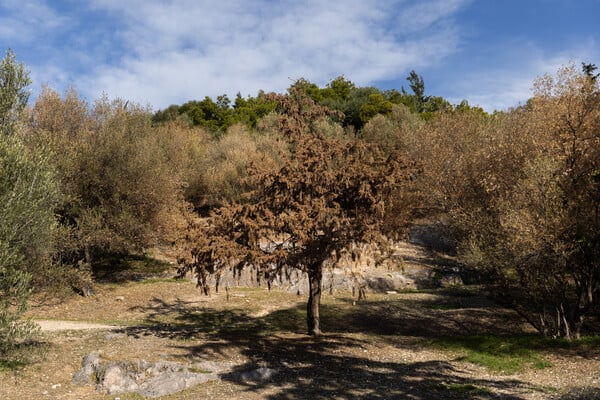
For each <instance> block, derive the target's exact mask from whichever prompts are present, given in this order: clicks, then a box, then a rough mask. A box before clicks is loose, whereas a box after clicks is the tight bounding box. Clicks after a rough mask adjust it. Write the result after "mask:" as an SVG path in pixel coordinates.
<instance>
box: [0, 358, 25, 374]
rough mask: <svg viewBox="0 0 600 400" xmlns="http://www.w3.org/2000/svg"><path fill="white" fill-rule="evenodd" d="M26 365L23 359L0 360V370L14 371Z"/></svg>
mask: <svg viewBox="0 0 600 400" xmlns="http://www.w3.org/2000/svg"><path fill="white" fill-rule="evenodd" d="M26 365H27V363H26V362H24V361H14V360H0V372H4V371H16V370H18V369H21V368H23V367H25V366H26Z"/></svg>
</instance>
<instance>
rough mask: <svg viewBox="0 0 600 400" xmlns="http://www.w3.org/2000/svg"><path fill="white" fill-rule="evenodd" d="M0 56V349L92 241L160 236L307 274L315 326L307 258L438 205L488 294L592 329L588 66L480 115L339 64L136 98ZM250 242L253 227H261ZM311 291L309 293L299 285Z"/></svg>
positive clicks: (598, 186) (547, 325) (575, 329)
mask: <svg viewBox="0 0 600 400" xmlns="http://www.w3.org/2000/svg"><path fill="white" fill-rule="evenodd" d="M30 84H31V82H30V80H29V74H28V72H27V69H26V67H25V66H24V65H23V64H22V63H20V62H18V60H17V59H16V56H15V55H14V53H12V52H11V51H10V50H9V51H8V52H7V53H6V57H5V58H4V59H3V60H2V62H1V63H0V164H1V171H0V207H1V208H2V211H1V213H0V218H1V221H0V357H4V356H6V355H7V354H9V353H10V352H11V350H12V349H14V347H15V346H18V343H20V341H21V340H22V339H23V338H26V337H27V336H28V334H29V333H31V331H32V330H33V329H34V327H33V326H32V324H31V323H30V322H28V321H26V320H23V319H22V318H21V317H22V315H23V312H24V310H25V307H26V304H27V299H28V296H29V295H30V294H31V291H32V290H35V291H49V290H51V291H59V290H64V289H65V288H66V289H68V290H71V289H72V288H75V289H76V290H78V291H81V292H82V293H86V292H88V291H91V290H93V274H92V266H93V264H94V262H95V260H97V259H99V258H102V257H103V256H106V255H107V254H143V253H144V252H145V251H146V250H147V249H149V248H152V247H153V246H157V245H161V246H167V247H170V248H172V249H173V251H174V252H177V253H178V254H179V256H180V263H181V266H182V271H185V270H193V271H195V272H196V273H197V274H198V276H199V278H200V283H201V284H203V285H204V289H205V290H208V288H207V287H206V282H207V280H206V278H207V277H208V276H210V275H214V274H219V273H220V272H221V271H223V269H236V268H237V269H239V268H245V267H247V266H250V265H252V266H257V265H267V266H269V269H268V270H264V271H263V274H264V277H265V279H267V280H268V279H269V278H270V277H271V276H273V266H275V267H276V270H277V271H281V270H287V269H290V268H298V269H300V270H302V271H304V272H307V273H308V275H309V277H310V279H311V297H310V299H309V306H308V309H307V310H308V314H309V317H308V328H309V329H308V331H309V333H310V334H319V333H320V330H319V325H318V304H319V297H318V296H319V295H320V290H319V285H320V279H321V275H322V269H323V265H324V263H325V262H326V261H327V260H328V259H329V258H330V257H331V255H332V254H334V253H335V252H338V253H339V252H340V251H342V250H343V249H344V248H347V247H348V246H351V245H352V244H354V243H357V242H367V241H368V242H373V243H377V244H379V245H380V246H381V248H382V249H384V248H385V243H386V240H388V239H390V238H401V237H403V235H405V234H406V232H407V231H408V229H409V228H410V227H411V226H412V225H414V224H416V223H420V222H422V221H428V222H430V223H431V222H436V221H437V222H440V223H441V225H440V226H443V228H444V234H445V235H446V236H447V237H448V238H449V239H450V240H451V242H452V243H453V249H451V250H452V251H453V252H455V253H456V255H457V256H458V257H459V259H460V260H461V262H462V263H464V265H466V266H468V267H469V268H472V269H473V270H476V271H478V276H479V277H480V279H481V282H483V283H485V284H486V285H487V287H488V290H489V293H490V295H491V296H494V297H495V298H496V299H497V300H499V301H502V302H503V303H504V304H506V305H508V306H510V307H512V308H514V309H515V310H517V311H518V312H519V313H520V314H521V315H522V316H523V317H524V318H526V320H527V321H529V322H530V323H531V325H532V326H534V327H535V328H536V329H537V330H538V331H539V332H540V333H541V334H544V335H547V336H551V337H565V338H568V339H570V338H576V337H579V336H580V335H582V334H598V332H597V331H595V330H594V328H593V327H594V326H596V325H594V324H592V323H591V322H590V321H595V320H596V318H598V316H600V307H599V305H598V300H597V297H598V295H600V89H599V84H598V74H597V73H596V67H595V66H594V65H592V64H583V68H577V67H576V66H575V65H568V66H566V67H564V68H562V69H561V70H559V71H557V73H556V74H554V75H545V76H541V77H539V78H538V79H536V80H535V82H534V93H533V95H532V97H531V98H530V99H529V101H527V103H526V104H524V105H519V106H515V107H514V108H513V109H510V110H506V111H499V112H494V113H491V114H490V113H487V112H485V111H484V110H482V109H480V108H478V107H472V106H470V105H469V104H468V102H467V101H463V102H461V103H460V104H458V105H456V104H451V103H450V102H448V101H447V100H445V99H443V98H441V97H436V96H431V95H427V94H426V90H425V83H424V80H423V78H422V77H421V76H419V75H418V74H417V73H416V72H415V71H412V72H411V73H410V74H409V76H408V77H407V84H408V89H405V88H400V89H399V90H387V91H381V90H379V89H377V88H374V87H358V86H356V85H355V84H353V83H352V82H351V81H350V80H348V79H347V78H345V77H343V76H340V77H338V78H335V79H333V80H332V81H331V82H329V83H328V84H327V85H325V86H324V87H319V86H318V85H316V84H314V83H311V82H309V81H306V80H299V81H297V82H295V83H294V84H293V85H292V86H291V87H290V88H289V90H288V91H287V92H286V93H265V92H260V93H258V94H257V95H256V96H255V97H247V98H243V97H242V96H241V95H239V94H238V95H237V96H236V98H235V100H234V101H233V102H232V101H231V100H230V99H229V98H228V97H227V96H226V95H223V96H219V97H217V99H216V100H214V99H211V98H210V97H205V98H204V99H203V100H200V101H197V100H193V101H189V102H187V103H184V104H182V105H172V106H170V107H168V108H166V109H164V110H159V111H156V112H154V111H153V110H151V109H149V108H146V107H142V106H140V105H137V104H132V103H131V102H128V101H126V100H124V99H115V100H111V99H109V98H106V97H103V98H100V99H98V100H96V101H95V102H93V103H88V102H87V101H85V100H84V99H82V98H81V97H80V96H79V95H78V94H77V93H76V92H75V91H74V90H70V91H68V92H66V93H64V94H61V93H58V92H56V91H55V90H53V89H51V88H48V87H45V88H43V90H42V92H41V94H40V95H39V96H38V97H37V99H35V101H33V102H29V98H28V91H27V87H28V86H29V85H30ZM265 243H266V244H265ZM313 289H314V290H313Z"/></svg>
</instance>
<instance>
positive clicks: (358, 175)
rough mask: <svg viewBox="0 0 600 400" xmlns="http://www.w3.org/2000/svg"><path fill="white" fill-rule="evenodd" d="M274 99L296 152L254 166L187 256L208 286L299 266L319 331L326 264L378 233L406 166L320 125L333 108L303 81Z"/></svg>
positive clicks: (312, 323) (310, 316)
mask: <svg viewBox="0 0 600 400" xmlns="http://www.w3.org/2000/svg"><path fill="white" fill-rule="evenodd" d="M273 98H274V99H275V100H276V101H277V102H278V104H279V112H280V118H279V127H280V129H281V132H282V135H283V136H284V137H285V138H286V140H287V143H289V148H290V152H289V154H288V155H287V157H286V158H285V159H284V160H283V164H282V166H281V168H279V169H278V170H275V171H274V170H273V169H272V168H264V167H263V166H262V165H261V164H259V163H255V164H253V165H252V168H251V169H250V171H249V177H248V179H249V184H250V187H251V188H252V190H251V191H250V192H249V193H248V194H247V196H246V197H245V199H244V201H243V202H242V203H232V204H231V205H229V206H225V207H222V208H220V209H219V210H217V211H216V212H215V213H214V214H213V215H212V217H211V218H210V221H209V223H208V224H206V225H204V226H199V227H197V229H198V231H196V232H193V233H191V234H190V236H189V237H188V240H191V241H192V245H191V246H190V247H191V252H190V253H189V254H186V255H184V258H182V260H181V261H182V263H184V268H185V269H186V270H193V271H194V272H195V273H196V274H197V276H198V278H199V285H200V286H201V287H203V288H204V290H205V291H207V290H208V287H207V277H208V276H209V275H217V276H218V274H219V273H220V272H221V271H222V270H223V269H226V268H231V269H234V270H235V269H241V268H246V267H255V268H259V270H260V271H261V273H262V277H264V278H265V279H266V280H267V281H268V280H270V279H273V278H275V276H276V275H277V274H285V273H287V272H288V271H289V270H290V269H294V268H295V269H299V270H301V271H303V272H306V273H307V274H308V276H309V281H310V296H309V302H308V306H307V322H308V332H309V334H312V335H318V334H319V333H320V326H319V301H320V293H321V278H322V269H323V263H324V262H325V261H326V260H329V259H331V257H335V254H338V253H339V252H340V251H341V250H342V249H345V248H347V247H348V246H350V245H352V244H353V243H357V242H363V241H371V240H375V239H376V238H378V233H379V232H380V231H381V228H382V221H383V218H382V217H383V215H384V212H385V204H386V203H385V202H386V199H387V197H388V195H389V192H390V189H391V187H392V186H393V184H394V183H395V182H394V177H395V176H396V174H397V171H398V170H399V164H398V163H397V162H396V161H395V160H385V159H383V158H382V157H381V155H380V153H379V152H378V151H377V149H375V148H373V147H371V146H368V145H366V144H365V143H364V142H361V141H354V140H353V141H346V140H342V139H340V138H337V137H331V136H327V135H324V134H323V133H322V132H321V131H320V130H317V127H319V126H320V125H319V124H318V121H319V120H323V119H324V118H326V117H327V116H328V113H329V111H328V110H327V109H324V108H321V107H319V106H317V105H315V104H314V103H313V102H312V100H310V99H309V98H308V97H307V96H306V95H305V94H304V93H303V92H302V91H301V90H300V89H299V88H298V87H297V86H293V87H292V88H291V89H290V93H289V94H288V95H285V96H279V95H278V96H274V97H273ZM386 161H387V163H386Z"/></svg>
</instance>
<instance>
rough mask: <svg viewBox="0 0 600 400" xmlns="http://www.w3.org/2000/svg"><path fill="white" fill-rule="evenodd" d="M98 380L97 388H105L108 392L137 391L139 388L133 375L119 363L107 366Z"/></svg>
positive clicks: (100, 389)
mask: <svg viewBox="0 0 600 400" xmlns="http://www.w3.org/2000/svg"><path fill="white" fill-rule="evenodd" d="M98 381H99V383H98V386H97V390H99V391H102V390H105V391H106V393H108V394H115V393H124V392H135V391H137V390H138V388H139V385H138V384H137V382H136V381H135V380H134V379H133V377H131V376H130V375H129V374H128V372H127V371H126V370H125V369H124V368H122V367H121V366H120V365H118V364H110V365H108V366H106V368H104V371H103V373H102V374H100V376H99V378H98Z"/></svg>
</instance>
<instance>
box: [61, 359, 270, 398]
mask: <svg viewBox="0 0 600 400" xmlns="http://www.w3.org/2000/svg"><path fill="white" fill-rule="evenodd" d="M233 367H234V364H233V363H230V362H219V361H211V360H205V361H201V362H198V363H194V364H188V365H184V364H180V363H176V362H170V361H157V362H151V361H147V360H134V361H110V362H108V361H107V362H103V361H102V360H101V359H100V355H99V353H98V352H93V353H90V354H88V355H86V356H85V357H83V360H82V362H81V369H80V370H79V371H77V372H76V373H75V374H74V376H73V383H75V384H77V385H88V384H95V385H96V390H97V391H98V392H104V393H107V394H110V395H113V394H119V393H132V392H135V393H138V394H140V395H142V396H144V397H147V398H158V397H161V396H166V395H169V394H172V393H176V392H179V391H181V390H185V389H189V388H191V387H194V386H196V385H199V384H202V383H205V382H208V381H213V380H217V379H219V378H220V376H222V375H225V376H228V377H229V378H230V379H233V380H236V381H245V382H254V383H264V382H268V381H270V380H271V379H272V378H273V377H274V376H275V375H277V373H279V371H278V370H276V369H272V368H268V367H265V366H262V367H260V368H256V369H252V370H249V371H245V372H238V373H232V372H231V369H232V368H233ZM197 371H202V372H197Z"/></svg>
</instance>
